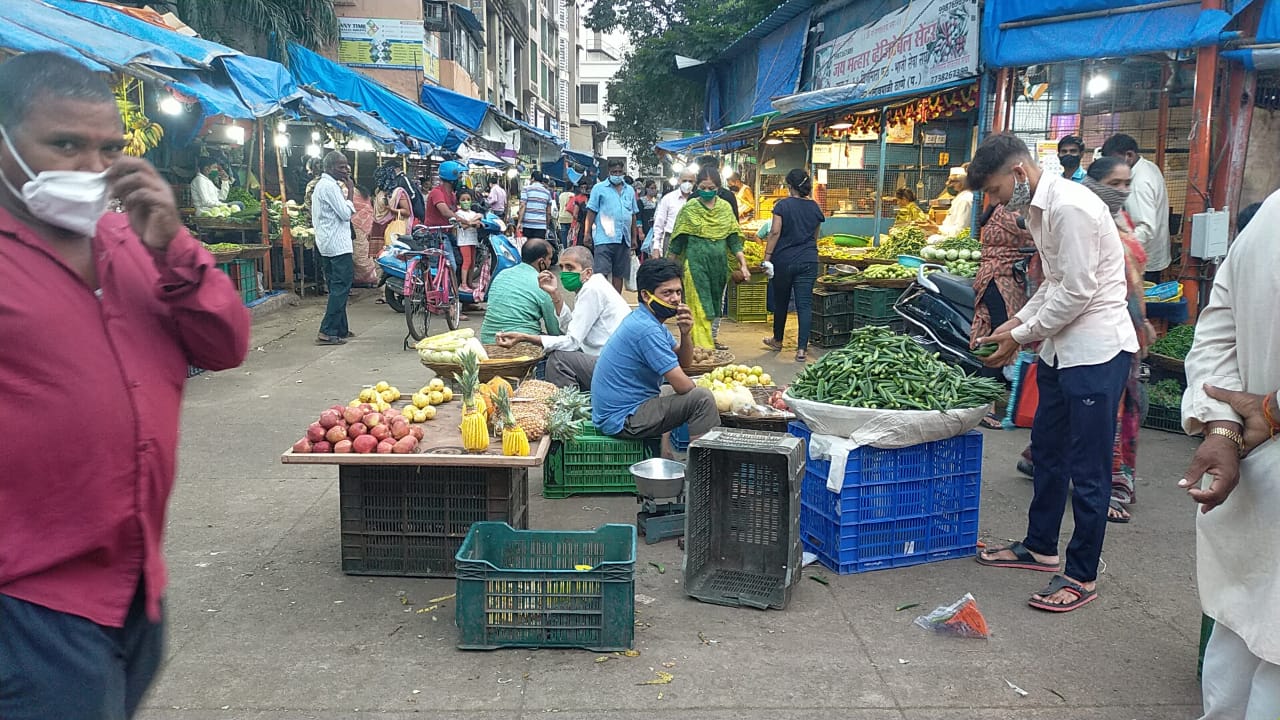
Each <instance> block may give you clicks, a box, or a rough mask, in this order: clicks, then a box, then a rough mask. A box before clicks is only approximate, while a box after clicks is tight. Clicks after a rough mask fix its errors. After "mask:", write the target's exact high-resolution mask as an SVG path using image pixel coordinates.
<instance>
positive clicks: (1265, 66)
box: [1222, 0, 1280, 70]
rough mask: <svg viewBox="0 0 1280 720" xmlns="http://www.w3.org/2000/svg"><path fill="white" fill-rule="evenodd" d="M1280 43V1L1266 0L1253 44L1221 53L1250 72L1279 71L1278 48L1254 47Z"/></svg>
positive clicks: (1279, 52)
mask: <svg viewBox="0 0 1280 720" xmlns="http://www.w3.org/2000/svg"><path fill="white" fill-rule="evenodd" d="M1276 43H1280V0H1267V1H1266V3H1265V4H1264V5H1263V6H1262V16H1261V17H1260V18H1259V19H1258V32H1257V35H1256V36H1255V38H1254V41H1253V44H1252V45H1250V46H1246V47H1242V48H1240V49H1238V50H1229V51H1227V52H1224V53H1222V56H1223V57H1224V58H1227V59H1228V60H1235V61H1236V62H1239V63H1242V64H1243V65H1244V66H1245V67H1246V68H1248V69H1250V70H1275V69H1280V48H1277V47H1256V46H1258V45H1275V44H1276Z"/></svg>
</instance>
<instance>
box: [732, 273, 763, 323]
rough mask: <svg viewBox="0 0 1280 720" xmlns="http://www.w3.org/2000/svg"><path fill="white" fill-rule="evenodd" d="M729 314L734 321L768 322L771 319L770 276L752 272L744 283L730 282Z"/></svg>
mask: <svg viewBox="0 0 1280 720" xmlns="http://www.w3.org/2000/svg"><path fill="white" fill-rule="evenodd" d="M727 294H728V301H727V302H728V306H729V309H728V316H729V319H730V320H733V321H734V322H766V321H768V319H769V278H768V277H766V276H765V275H764V274H763V273H758V274H752V275H751V277H750V278H749V279H748V280H747V281H746V282H743V283H735V282H731V283H729V292H728V293H727Z"/></svg>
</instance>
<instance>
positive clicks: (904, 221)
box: [893, 187, 930, 227]
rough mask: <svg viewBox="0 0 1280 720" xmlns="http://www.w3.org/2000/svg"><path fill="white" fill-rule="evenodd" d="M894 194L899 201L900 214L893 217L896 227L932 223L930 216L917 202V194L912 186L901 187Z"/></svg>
mask: <svg viewBox="0 0 1280 720" xmlns="http://www.w3.org/2000/svg"><path fill="white" fill-rule="evenodd" d="M893 196H894V198H895V199H896V200H897V202H898V214H897V215H896V216H895V217H894V219H893V226H894V227H902V226H906V225H928V224H930V221H929V216H928V215H926V214H925V212H924V211H923V210H921V209H920V206H919V205H917V204H916V194H915V193H914V192H912V191H911V188H907V187H900V188H898V191H897V192H896V193H894V194H893Z"/></svg>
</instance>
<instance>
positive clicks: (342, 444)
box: [333, 440, 351, 455]
mask: <svg viewBox="0 0 1280 720" xmlns="http://www.w3.org/2000/svg"><path fill="white" fill-rule="evenodd" d="M333 451H334V452H335V453H342V454H344V455H345V454H347V453H349V452H351V441H350V440H341V441H339V442H337V443H335V444H334V446H333Z"/></svg>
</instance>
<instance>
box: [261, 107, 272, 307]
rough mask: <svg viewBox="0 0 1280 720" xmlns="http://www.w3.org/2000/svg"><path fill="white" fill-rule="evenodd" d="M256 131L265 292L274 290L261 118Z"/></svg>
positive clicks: (265, 157) (265, 130)
mask: <svg viewBox="0 0 1280 720" xmlns="http://www.w3.org/2000/svg"><path fill="white" fill-rule="evenodd" d="M257 131H258V202H259V207H260V208H261V213H260V217H259V220H260V224H259V227H260V228H261V230H262V236H261V237H260V238H259V240H260V242H261V243H262V244H263V245H266V246H267V254H266V256H265V257H266V260H265V261H264V262H263V263H262V269H263V270H264V272H263V273H262V278H263V281H264V282H265V283H266V286H267V290H272V289H273V288H274V283H272V281H271V224H270V221H268V219H267V209H268V208H267V188H266V185H265V182H266V179H267V125H266V123H265V122H264V121H263V120H262V118H258V123H257Z"/></svg>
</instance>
